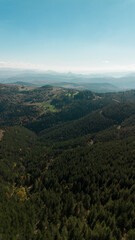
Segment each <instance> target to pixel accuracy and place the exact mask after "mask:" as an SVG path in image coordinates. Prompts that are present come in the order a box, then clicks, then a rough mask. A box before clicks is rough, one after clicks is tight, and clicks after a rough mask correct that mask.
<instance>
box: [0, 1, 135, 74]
mask: <svg viewBox="0 0 135 240" xmlns="http://www.w3.org/2000/svg"><path fill="white" fill-rule="evenodd" d="M0 66H1V67H2V66H3V67H26V68H44V69H54V70H58V71H59V70H61V71H64V70H67V71H77V70H78V71H85V70H88V71H90V70H95V71H96V70H127V69H131V70H135V0H0Z"/></svg>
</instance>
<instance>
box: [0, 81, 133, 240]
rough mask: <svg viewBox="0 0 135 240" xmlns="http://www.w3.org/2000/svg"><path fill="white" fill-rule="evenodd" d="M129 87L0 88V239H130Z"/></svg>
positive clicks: (131, 180)
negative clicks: (118, 89) (104, 89)
mask: <svg viewBox="0 0 135 240" xmlns="http://www.w3.org/2000/svg"><path fill="white" fill-rule="evenodd" d="M134 119H135V91H133V90H132V91H127V92H120V93H94V92H91V91H88V90H86V91H83V90H76V89H68V88H60V87H53V86H49V85H46V86H43V87H40V88H37V87H33V86H31V87H30V86H22V85H20V86H18V85H6V84H1V85H0V223H1V224H0V239H2V240H10V239H11V240H13V239H14V240H18V239H19V240H25V239H28V240H30V239H31V240H54V239H58V240H83V239H84V240H134V239H135V161H134V156H135V120H134Z"/></svg>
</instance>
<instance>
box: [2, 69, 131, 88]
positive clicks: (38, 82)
mask: <svg viewBox="0 0 135 240" xmlns="http://www.w3.org/2000/svg"><path fill="white" fill-rule="evenodd" d="M111 75H112V77H111ZM0 83H9V84H18V85H24V86H32V87H34V86H35V87H37V86H39V87H41V86H44V85H46V84H49V85H53V86H59V87H65V88H76V89H82V90H84V89H88V90H91V91H94V92H118V91H126V90H130V89H135V73H122V74H120V73H119V74H114V73H112V74H110V75H109V74H75V73H71V72H69V73H57V72H53V71H46V72H37V71H30V70H29V71H28V70H27V71H26V70H16V69H13V70H11V69H0Z"/></svg>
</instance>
